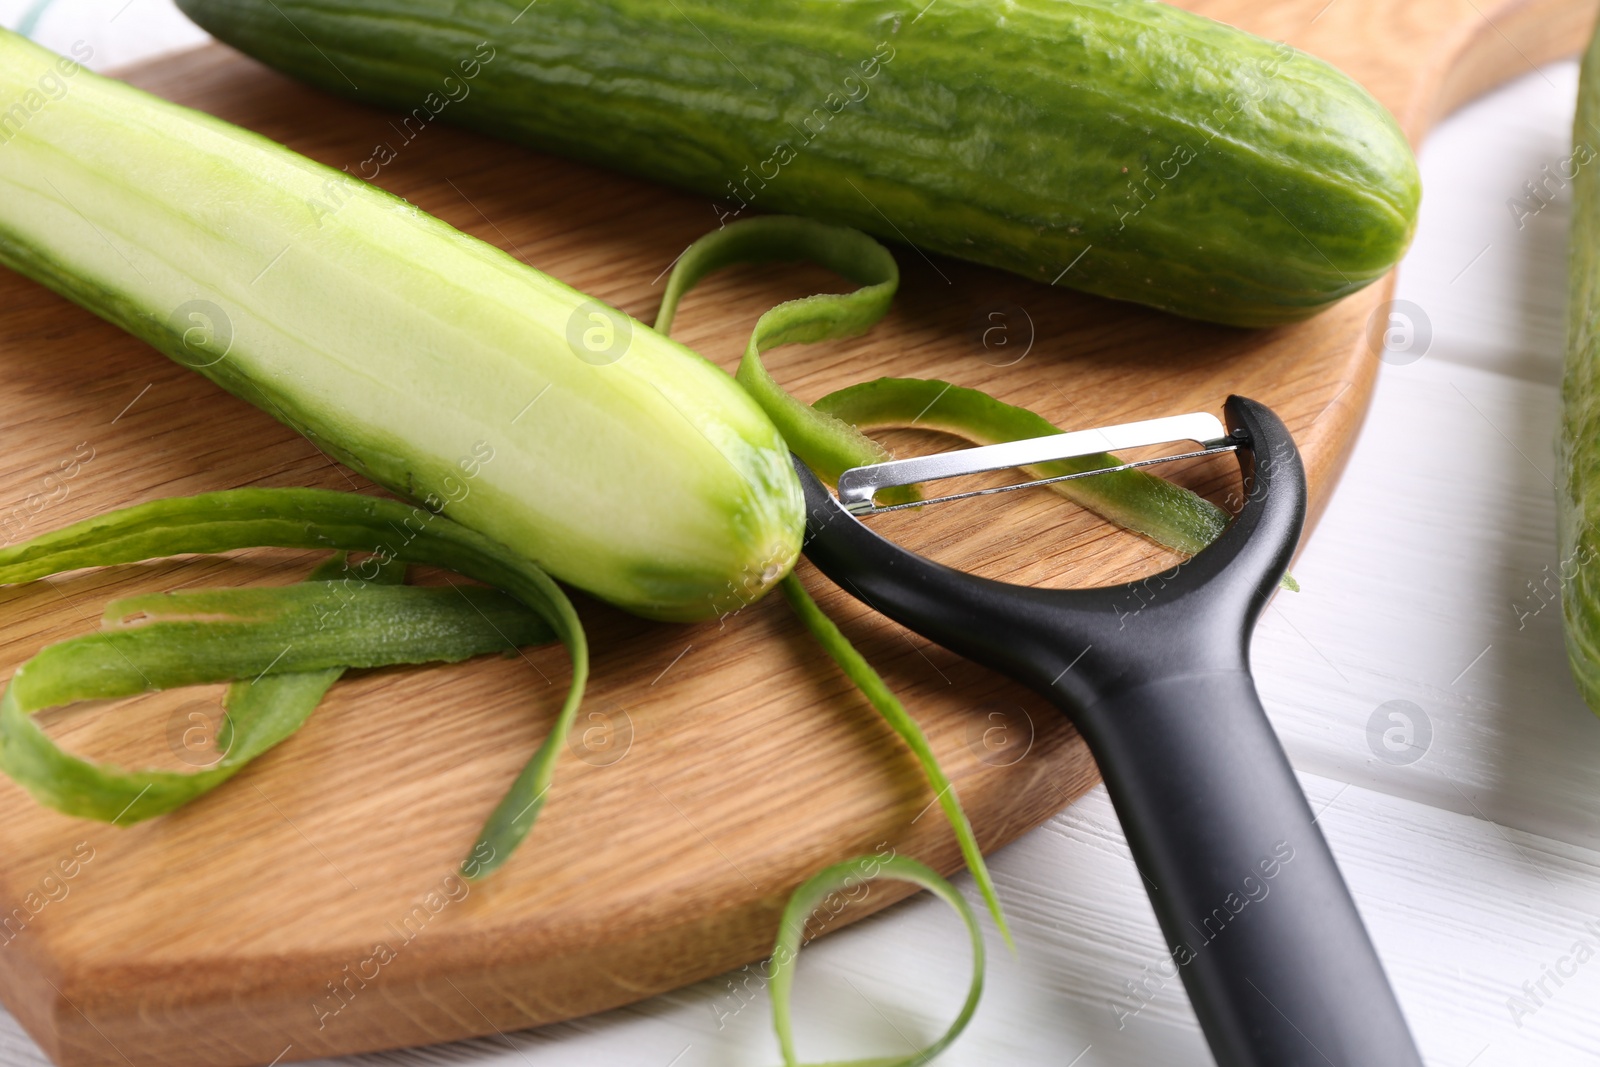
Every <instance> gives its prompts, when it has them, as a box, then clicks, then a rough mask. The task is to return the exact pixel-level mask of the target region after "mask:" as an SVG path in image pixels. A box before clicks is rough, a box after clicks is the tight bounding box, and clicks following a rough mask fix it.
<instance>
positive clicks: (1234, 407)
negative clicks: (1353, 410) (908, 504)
mask: <svg viewBox="0 0 1600 1067" xmlns="http://www.w3.org/2000/svg"><path fill="white" fill-rule="evenodd" d="M1226 414H1227V418H1228V426H1229V432H1228V433H1227V434H1226V435H1221V434H1218V435H1215V436H1212V435H1211V431H1210V429H1209V428H1208V427H1207V428H1201V424H1200V423H1199V422H1195V423H1194V424H1193V425H1192V426H1191V424H1190V423H1188V422H1183V423H1182V425H1181V426H1179V427H1178V428H1176V429H1166V428H1163V429H1159V430H1156V429H1154V428H1153V427H1157V426H1166V425H1168V424H1166V423H1165V422H1164V420H1155V422H1153V423H1143V424H1132V425H1131V426H1128V427H1116V428H1114V429H1116V430H1117V431H1118V432H1119V433H1120V432H1123V431H1126V432H1127V433H1128V435H1129V437H1128V439H1129V440H1135V441H1137V442H1138V443H1149V441H1148V437H1149V436H1150V435H1151V434H1153V433H1159V434H1167V433H1172V434H1174V435H1175V436H1178V437H1180V438H1185V439H1189V440H1196V441H1197V443H1200V444H1202V445H1204V446H1205V447H1203V448H1202V449H1201V452H1202V453H1206V452H1209V451H1212V450H1220V449H1221V448H1223V447H1227V448H1232V449H1234V451H1235V454H1236V455H1237V457H1238V459H1239V467H1240V471H1241V473H1242V474H1243V475H1244V490H1245V491H1244V496H1245V502H1244V506H1243V507H1242V508H1241V509H1240V511H1239V513H1238V515H1237V516H1235V517H1234V520H1233V522H1232V523H1231V524H1230V525H1229V526H1228V528H1227V529H1226V530H1224V531H1223V532H1222V534H1221V536H1220V537H1218V538H1217V540H1216V541H1215V542H1213V543H1212V544H1211V545H1210V546H1209V547H1207V548H1206V549H1204V550H1203V551H1201V552H1200V553H1199V554H1197V555H1195V556H1194V557H1192V558H1191V559H1189V560H1187V561H1185V562H1184V563H1182V564H1180V565H1178V566H1177V567H1175V568H1173V569H1172V570H1171V571H1170V572H1169V573H1165V574H1160V575H1156V576H1152V577H1150V578H1146V579H1144V580H1143V581H1139V582H1131V583H1128V584H1127V585H1121V586H1110V587H1103V588H1097V589H1038V588H1031V587H1027V586H1020V585H1013V584H1009V583H1005V582H997V581H992V580H990V579H987V578H982V577H978V576H976V575H972V574H967V573H965V572H964V571H958V570H955V569H953V568H950V567H946V566H943V565H941V564H938V563H935V562H933V561H931V560H928V559H925V558H923V557H922V556H919V555H917V554H916V553H914V552H910V551H908V550H906V549H904V548H902V547H900V546H899V545H896V544H894V543H893V542H891V541H888V540H886V539H885V538H883V537H880V536H879V535H878V534H876V533H874V532H873V531H872V530H870V529H868V528H867V526H866V525H865V524H864V523H862V522H861V521H860V520H859V518H858V517H857V515H856V514H853V513H852V512H851V511H850V510H849V509H848V506H847V504H846V503H842V502H841V501H840V500H837V499H835V498H834V496H833V494H832V493H830V492H829V491H828V490H827V488H826V487H824V486H823V485H822V483H821V482H819V481H818V480H817V478H816V476H815V475H813V474H812V473H811V471H810V469H809V468H807V467H806V465H805V464H804V463H803V462H801V461H800V460H799V459H798V458H797V459H796V460H795V468H796V472H797V473H798V474H799V476H800V481H801V484H802V486H803V488H804V490H805V497H806V506H807V519H806V543H805V549H804V550H805V554H806V555H807V557H809V558H810V559H811V561H812V562H813V563H815V564H816V566H817V568H818V569H819V570H821V571H822V573H823V574H825V575H827V576H828V577H829V578H830V579H832V580H833V581H835V582H837V583H838V584H839V585H840V586H842V587H843V588H844V589H845V590H847V591H848V592H850V593H851V594H852V595H853V596H855V597H857V598H858V599H860V600H862V601H863V602H865V603H866V604H867V605H868V606H870V607H872V608H874V609H876V610H878V611H880V612H882V613H883V614H884V615H887V616H888V617H890V618H892V619H894V620H896V621H897V622H900V623H902V624H903V625H905V626H907V627H909V628H910V629H912V630H914V631H916V632H917V633H920V634H922V635H923V636H924V637H927V638H928V639H930V640H932V641H936V642H938V643H939V644H941V645H943V646H945V647H946V648H948V649H950V650H951V651H953V652H956V653H958V654H960V655H963V656H966V657H968V658H969V659H972V660H975V661H977V662H978V663H982V664H984V665H986V666H988V667H991V668H993V669H994V670H996V671H999V672H1000V673H1002V674H1005V675H1009V676H1010V677H1012V678H1015V679H1017V680H1019V681H1021V682H1023V683H1025V684H1027V685H1028V686H1030V687H1032V688H1033V689H1035V690H1036V691H1038V692H1039V693H1041V694H1043V695H1044V696H1045V697H1046V698H1047V699H1049V700H1050V701H1051V702H1052V703H1053V704H1055V705H1056V707H1057V708H1059V709H1060V710H1061V711H1062V712H1064V713H1065V714H1066V715H1067V716H1068V717H1069V718H1070V719H1071V720H1072V722H1073V724H1074V725H1075V726H1077V728H1078V732H1079V733H1080V734H1082V736H1083V738H1084V740H1085V741H1086V742H1088V745H1089V749H1090V751H1091V752H1092V753H1093V754H1094V758H1095V761H1096V763H1098V764H1099V767H1100V773H1101V776H1102V777H1103V778H1104V780H1105V783H1106V789H1107V791H1108V792H1109V793H1110V795H1111V801H1112V804H1113V805H1114V806H1115V808H1116V811H1117V817H1118V819H1119V820H1120V821H1121V823H1122V827H1123V830H1124V831H1125V832H1126V834H1127V838H1128V844H1129V847H1130V849H1131V850H1132V852H1133V856H1134V860H1135V862H1136V863H1137V864H1138V867H1139V870H1140V872H1141V873H1142V874H1143V875H1144V878H1143V881H1144V883H1145V888H1146V890H1147V892H1148V893H1149V896H1150V902H1151V904H1152V905H1153V907H1154V909H1155V913H1156V918H1157V919H1158V920H1159V922H1160V925H1161V931H1162V934H1163V937H1164V939H1165V942H1166V945H1167V947H1168V950H1169V951H1170V952H1171V954H1172V962H1173V965H1174V966H1175V967H1176V968H1177V970H1178V971H1179V973H1181V975H1182V976H1183V983H1184V987H1185V989H1186V990H1187V991H1188V994H1189V999H1190V1002H1191V1003H1192V1004H1193V1006H1194V1010H1195V1015H1196V1016H1197V1017H1198V1018H1199V1020H1200V1026H1201V1029H1202V1030H1203V1031H1204V1033H1205V1036H1206V1040H1207V1041H1208V1043H1209V1044H1210V1046H1211V1051H1212V1054H1213V1055H1214V1057H1215V1058H1216V1062H1217V1063H1218V1064H1219V1065H1220V1067H1330V1065H1333V1067H1422V1059H1421V1057H1420V1056H1419V1055H1418V1053H1417V1048H1416V1044H1415V1043H1414V1042H1413V1040H1412V1038H1411V1033H1410V1031H1409V1029H1408V1028H1407V1026H1406V1021H1405V1017H1404V1015H1403V1014H1402V1013H1401V1011H1400V1006H1399V1004H1398V1002H1397V1001H1396V1000H1395V996H1394V993H1393V992H1392V991H1391V989H1390V987H1389V983H1388V979H1387V978H1386V977H1385V975H1384V972H1383V966H1382V964H1381V963H1380V962H1379V959H1378V955H1377V952H1376V951H1375V950H1374V949H1373V946H1372V942H1371V939H1370V938H1369V937H1368V936H1367V931H1366V927H1365V926H1364V925H1363V924H1362V921H1361V916H1360V914H1359V913H1358V912H1357V910H1356V906H1355V903H1354V901H1353V900H1352V899H1351V897H1350V892H1349V890H1348V889H1347V888H1346V886H1345V883H1344V879H1343V877H1342V876H1341V875H1340V873H1339V868H1338V866H1337V865H1336V864H1335V862H1334V858H1333V853H1332V852H1331V851H1330V850H1329V848H1328V843H1327V841H1326V840H1325V839H1324V838H1323V836H1322V831H1321V830H1320V829H1318V827H1317V825H1316V819H1315V817H1314V816H1313V815H1312V812H1311V807H1310V805H1309V804H1308V803H1307V802H1306V798H1305V795H1304V794H1303V793H1302V792H1301V790H1300V784H1299V781H1298V780H1297V779H1296V778H1295V773H1294V769H1293V768H1292V767H1291V766H1290V764H1289V760H1288V758H1287V757H1286V756H1285V755H1284V751H1283V747H1282V746H1281V745H1280V744H1279V742H1278V737H1277V735H1276V734H1275V733H1274V732H1273V730H1272V725H1271V723H1270V722H1268V720H1267V716H1266V712H1265V711H1264V710H1263V709H1262V706H1261V699H1260V697H1259V696H1258V695H1257V693H1256V687H1255V681H1254V679H1253V678H1252V677H1251V675H1250V636H1251V633H1252V632H1253V631H1254V629H1255V624H1256V620H1257V619H1258V618H1259V617H1260V614H1261V612H1262V610H1263V609H1264V608H1265V607H1266V604H1267V601H1268V599H1269V598H1270V597H1271V596H1272V594H1273V591H1274V590H1275V588H1276V587H1277V584H1278V580H1279V579H1280V578H1281V577H1282V576H1283V573H1284V571H1285V569H1287V567H1288V565H1289V560H1290V558H1291V557H1292V556H1293V554H1294V550H1295V546H1296V545H1297V544H1298V542H1299V539H1300V531H1301V527H1302V524H1303V522H1304V519H1305V508H1306V488H1305V472H1304V470H1303V469H1302V466H1301V463H1300V456H1299V452H1298V451H1297V450H1296V448H1295V445H1294V440H1293V438H1292V437H1290V435H1289V432H1288V430H1287V429H1285V427H1284V425H1283V423H1282V422H1281V421H1279V420H1278V418H1277V416H1276V415H1274V414H1273V413H1272V412H1271V411H1270V410H1268V409H1267V408H1266V407H1264V406H1263V405H1261V404H1257V403H1255V402H1253V401H1250V400H1246V399H1244V398H1243V397H1237V396H1235V397H1229V398H1228V401H1227V405H1226ZM1202 417H1204V416H1202ZM1190 418H1193V416H1182V417H1180V419H1190ZM1212 421H1213V422H1215V421H1216V420H1214V419H1213V420H1212ZM1146 427H1150V428H1151V429H1149V430H1146V429H1143V428H1146ZM1195 435H1199V436H1198V437H1197V436H1195ZM1077 436H1078V435H1074V434H1063V435H1060V437H1061V438H1076V437H1077ZM1107 436H1108V437H1109V436H1111V435H1110V433H1109V432H1108V434H1107ZM1224 436H1225V438H1226V440H1225V441H1224V439H1223V438H1224ZM1018 444H1019V445H1023V446H1027V447H1026V448H1021V449H1018V450H1015V451H1012V452H986V450H984V449H972V450H969V451H968V453H966V454H965V455H962V454H960V453H957V454H956V455H957V456H958V459H957V460H955V461H953V464H952V466H954V467H956V468H958V469H959V470H960V471H961V472H963V473H964V472H966V471H968V470H979V469H993V467H991V466H988V464H990V463H991V462H993V458H994V457H997V456H1000V457H1004V458H1003V460H1002V461H1001V465H1003V464H1005V463H1012V462H1018V461H1019V460H1018V459H1017V458H1016V456H1017V455H1019V454H1021V455H1026V456H1029V457H1032V458H1028V459H1023V460H1021V462H1029V463H1032V462H1038V461H1040V460H1042V459H1044V458H1059V457H1060V456H1061V454H1062V452H1063V450H1064V449H1070V448H1078V447H1080V446H1079V445H1078V444H1077V443H1069V442H1067V441H1063V440H1060V439H1059V438H1045V439H1041V441H1039V442H1018ZM997 447H1005V446H997ZM1084 447H1090V448H1092V451H1094V452H1100V451H1104V450H1105V449H1106V448H1107V443H1106V440H1105V439H1104V438H1101V439H1099V440H1097V441H1095V442H1094V443H1093V444H1092V445H1088V446H1084ZM1122 447H1126V446H1125V445H1124V446H1122ZM1032 448H1037V449H1041V450H1042V451H1029V449H1032ZM980 454H981V455H980ZM1076 454H1079V455H1081V454H1083V453H1076ZM933 458H942V457H933ZM919 463H921V461H918V460H905V461H899V462H898V465H896V464H882V465H880V468H892V471H891V472H890V473H887V474H882V472H881V471H880V472H879V473H880V474H882V478H881V479H880V480H875V478H874V477H869V476H863V477H862V478H861V479H860V480H859V481H854V482H853V484H854V485H855V486H857V488H856V489H855V490H854V492H855V494H856V495H855V496H854V497H853V499H854V500H855V501H857V502H858V503H859V502H861V501H863V500H864V501H865V502H866V504H867V505H868V507H869V508H871V510H872V511H878V510H887V509H878V508H874V507H872V505H871V495H872V494H873V493H875V492H876V491H877V490H878V489H880V488H884V487H886V486H889V485H893V484H904V482H898V481H896V479H904V481H905V482H910V481H918V480H926V479H927V478H928V477H930V474H929V473H928V470H929V468H928V467H927V466H926V465H925V464H924V465H922V466H919V465H918V464H919ZM938 469H939V468H938V467H937V466H936V467H935V468H934V470H935V473H937V471H938ZM842 480H843V479H841V481H842ZM841 495H842V494H841Z"/></svg>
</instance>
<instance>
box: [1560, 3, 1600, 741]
mask: <svg viewBox="0 0 1600 1067" xmlns="http://www.w3.org/2000/svg"><path fill="white" fill-rule="evenodd" d="M1597 123H1600V33H1597V34H1596V36H1595V38H1594V40H1592V41H1591V42H1590V43H1589V48H1588V51H1587V52H1586V53H1585V54H1584V57H1583V70H1582V74H1581V75H1580V77H1579V79H1578V110H1577V117H1576V119H1575V120H1574V123H1573V129H1574V131H1575V132H1574V135H1573V137H1574V140H1575V141H1576V142H1578V143H1588V142H1589V141H1590V139H1591V138H1592V137H1593V132H1592V131H1593V130H1594V129H1595V127H1596V124H1597ZM1570 234H1571V237H1570V243H1569V245H1568V248H1567V272H1568V303H1567V359H1566V373H1565V377H1564V380H1563V381H1562V385H1561V399H1562V405H1563V408H1562V420H1561V438H1560V445H1559V449H1560V463H1559V465H1558V466H1559V470H1560V489H1559V490H1558V492H1557V498H1556V518H1557V524H1558V526H1557V533H1558V544H1559V546H1560V550H1561V563H1560V565H1559V567H1558V576H1559V578H1560V582H1561V609H1562V618H1563V622H1564V623H1565V632H1566V637H1567V658H1568V660H1569V661H1570V662H1571V664H1572V675H1573V678H1574V679H1576V680H1577V683H1578V689H1579V691H1580V692H1581V693H1582V694H1583V698H1584V700H1586V701H1588V704H1589V707H1590V708H1592V709H1594V710H1595V711H1596V712H1597V713H1600V574H1597V573H1596V571H1597V562H1596V556H1597V555H1600V530H1597V529H1596V523H1597V522H1600V175H1597V174H1596V173H1595V168H1594V167H1580V168H1578V173H1577V175H1576V176H1575V177H1574V178H1573V180H1572V225H1571V231H1570Z"/></svg>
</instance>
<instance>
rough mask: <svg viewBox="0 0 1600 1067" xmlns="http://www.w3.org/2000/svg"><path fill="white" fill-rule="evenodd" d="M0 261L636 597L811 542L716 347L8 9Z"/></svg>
mask: <svg viewBox="0 0 1600 1067" xmlns="http://www.w3.org/2000/svg"><path fill="white" fill-rule="evenodd" d="M0 263H4V264H5V265H6V266H9V267H11V268H13V269H15V270H17V271H20V272H21V273H23V274H26V275H28V276H30V277H32V278H35V279H37V280H38V281H40V282H42V283H44V284H45V285H47V286H49V287H50V288H52V289H54V290H56V291H57V292H59V293H61V294H62V295H63V296H66V297H68V298H69V299H71V300H74V301H76V302H77V303H79V304H81V305H83V306H84V307H86V308H88V309H89V310H90V311H93V312H94V313H96V314H98V315H100V316H102V317H103V318H105V319H108V320H110V321H111V322H113V323H115V324H116V325H118V326H121V327H122V328H124V329H126V330H127V331H129V332H130V333H133V334H135V335H136V336H138V337H140V338H143V339H144V340H146V341H148V342H149V343H150V344H152V345H153V346H155V347H156V348H157V349H160V350H161V351H162V352H164V353H166V354H167V355H169V356H172V357H173V358H174V359H176V360H178V361H180V362H182V363H184V364H186V365H188V366H190V367H193V368H194V369H195V370H198V371H199V372H200V373H202V374H204V375H206V376H207V377H209V378H210V379H212V380H213V381H215V382H216V383H217V384H219V385H221V386H222V387H223V388H225V389H227V390H229V391H230V392H233V393H235V394H237V395H239V396H241V397H243V398H244V399H246V400H248V401H250V402H251V403H253V404H256V405H257V406H259V407H261V408H262V409H263V410H265V411H267V412H268V413H270V414H272V415H274V416H275V417H277V418H278V419H280V420H282V421H283V422H285V423H288V424H289V425H290V426H293V427H294V428H296V429H297V430H299V431H301V432H302V433H304V434H305V435H306V436H307V437H309V438H310V439H311V440H312V441H313V442H315V443H316V444H317V445H318V447H320V448H322V449H323V450H324V451H326V452H327V453H329V454H331V455H333V456H335V457H337V458H339V459H341V460H343V461H344V462H346V463H348V464H349V465H351V466H352V467H355V468H356V469H358V470H360V471H362V472H364V473H365V474H367V475H368V476H369V477H371V478H372V479H373V480H374V481H376V482H378V483H380V484H382V485H384V486H387V487H388V488H390V489H392V490H394V491H395V492H397V493H400V494H402V495H405V496H407V497H410V498H412V499H414V500H420V501H423V502H425V503H427V504H429V505H430V506H432V507H434V508H435V510H438V509H441V508H442V509H444V510H446V511H447V513H448V514H449V515H450V516H451V517H452V518H454V519H456V520H458V521H460V522H462V523H463V524H465V525H467V526H470V527H473V528H474V529H476V530H478V531H479V532H480V533H483V534H485V535H487V536H489V537H492V538H494V539H496V540H498V541H500V542H502V543H503V544H505V545H506V546H507V547H508V548H510V549H512V550H513V551H515V552H517V553H519V554H521V555H523V556H524V557H525V558H527V559H530V560H532V561H534V562H536V563H538V564H539V565H541V566H542V567H544V568H545V569H546V570H548V571H549V572H550V573H552V574H553V575H555V576H556V577H558V578H561V579H563V580H565V581H567V582H570V583H572V584H573V585H576V586H579V587H581V588H583V589H585V590H588V591H590V592H592V593H594V594H595V595H597V596H599V597H602V598H604V599H606V600H609V601H611V602H613V603H615V604H618V605H620V606H622V607H624V608H627V609H629V610H632V611H635V612H638V613H641V614H644V615H648V616H652V617H657V618H667V619H694V618H702V617H708V616H712V615H715V614H718V613H719V612H724V611H727V610H730V609H732V608H734V607H737V606H739V604H741V603H743V602H744V601H746V600H748V599H750V598H752V597H754V596H757V595H759V594H760V593H761V592H762V591H763V590H765V589H766V588H767V587H768V586H770V585H771V584H772V583H773V582H775V581H776V580H777V579H778V578H779V577H781V576H782V575H783V574H785V573H787V571H788V570H789V568H790V567H791V565H792V564H793V562H794V559H795V557H796V555H797V553H798V551H799V545H800V535H801V528H802V523H803V514H802V511H803V503H802V500H801V496H800V489H799V484H798V481H797V479H796V478H795V475H794V470H793V468H792V467H791V466H790V461H789V454H788V450H787V448H785V447H784V443H783V440H782V438H781V437H780V436H779V434H778V432H777V431H776V430H775V429H774V428H773V426H772V423H771V422H770V421H769V420H768V419H767V417H766V416H765V415H764V414H763V413H762V412H761V410H760V409H759V408H758V407H757V406H756V404H755V403H754V402H753V401H752V400H751V399H750V398H749V397H748V396H747V395H746V394H745V393H744V391H743V390H742V389H740V387H739V386H738V385H737V384H736V383H735V382H734V381H733V379H732V378H730V377H729V376H728V375H727V374H725V373H724V372H723V371H721V370H720V369H718V368H717V367H715V366H713V365H712V364H710V363H708V362H706V361H705V360H703V359H701V358H700V357H699V356H697V355H696V354H695V353H693V352H691V351H689V350H688V349H687V348H684V347H683V346H682V345H679V344H678V343H676V342H674V341H671V340H668V339H667V338H665V337H662V336H661V335H659V334H657V333H655V332H654V331H653V330H651V329H649V328H648V327H646V326H644V325H643V324H641V323H638V322H634V321H632V320H631V319H628V318H627V317H626V316H624V315H622V314H621V313H620V312H617V311H614V310H612V309H610V308H607V307H605V306H603V305H601V304H599V303H597V302H596V301H593V300H591V299H588V298H586V297H585V296H584V294H582V293H580V292H577V291H576V290H573V289H571V288H569V287H568V286H565V285H562V284H561V283H560V282H558V281H555V280H554V279H552V278H549V277H547V276H546V275H544V274H541V273H540V272H538V271H536V270H534V269H532V268H530V267H527V266H525V265H523V264H522V263H520V262H518V261H517V260H516V259H514V258H512V257H511V256H509V255H507V254H505V253H504V252H501V251H500V250H499V249H497V248H494V247H493V246H491V245H488V244H485V243H483V242H482V241H479V240H476V239H475V238H472V237H469V236H467V235H465V234H463V233H460V232H458V231H456V230H454V229H452V228H451V227H449V226H447V225H445V224H444V223H443V222H440V221H439V220H438V219H435V218H433V217H431V216H429V215H427V214H425V213H424V212H422V211H420V210H418V209H417V208H414V207H412V206H411V205H410V204H407V203H406V202H405V201H403V200H400V199H398V198H396V197H393V196H390V195H389V194H387V193H385V192H382V191H381V190H379V189H377V188H375V187H373V186H371V185H368V184H366V183H365V182H361V181H358V180H356V179H355V178H352V177H350V176H349V175H347V174H344V173H342V172H340V171H337V170H334V169H332V168H329V167H324V166H322V165H321V164H318V163H315V162H312V161H311V160H308V159H306V158H304V157H302V156H300V155H298V154H296V153H294V152H291V151H289V150H288V149H286V148H284V147H283V146H281V145H278V144H275V143H273V142H271V141H269V140H267V139H266V138H264V137H260V136H257V135H255V134H253V133H249V132H248V131H245V130H241V129H239V128H237V127H235V126H231V125H229V124H227V123H225V122H222V121H220V120H217V119H215V118H212V117H210V116H208V115H204V114H201V113H199V112H195V111H190V110H188V109H186V108H182V107H178V106H176V105H174V104H171V103H168V102H166V101H163V100H160V99H158V98H156V97H154V96H151V95H149V94H147V93H143V92H140V91H138V90H136V89H134V88H132V87H130V86H128V85H126V84H124V83H122V82H119V81H115V80H112V79H108V78H102V77H98V76H96V75H94V74H91V73H89V72H88V71H85V70H83V69H81V68H79V67H78V66H77V64H75V63H73V62H72V61H71V60H70V59H64V58H58V57H57V56H55V55H54V54H52V53H50V52H47V51H45V50H44V49H41V48H39V47H37V46H35V45H33V44H31V43H29V42H28V41H26V40H24V39H23V38H21V37H18V36H16V35H15V34H10V33H6V32H5V31H0ZM397 534H399V536H404V534H403V533H401V532H399V531H397Z"/></svg>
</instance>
